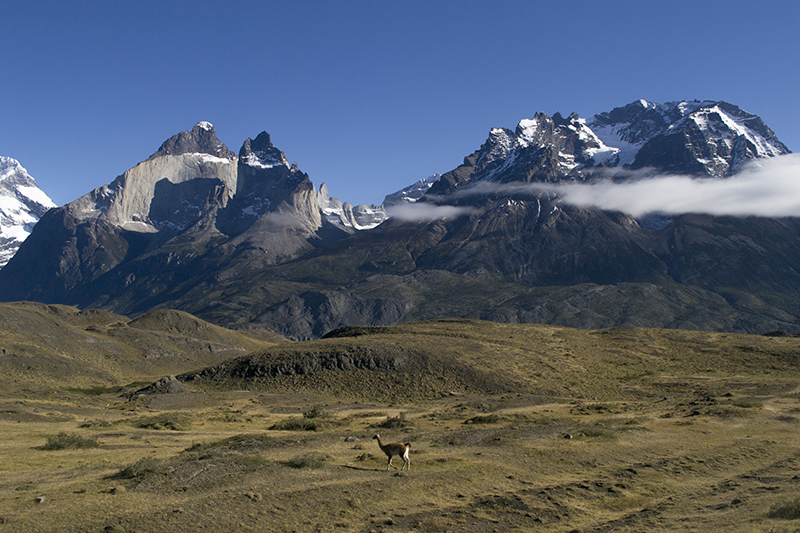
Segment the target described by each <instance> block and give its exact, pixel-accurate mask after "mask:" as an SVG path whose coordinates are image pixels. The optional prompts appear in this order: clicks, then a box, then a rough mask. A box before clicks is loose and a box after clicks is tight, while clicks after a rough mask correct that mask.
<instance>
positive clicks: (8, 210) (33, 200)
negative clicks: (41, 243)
mask: <svg viewBox="0 0 800 533" xmlns="http://www.w3.org/2000/svg"><path fill="white" fill-rule="evenodd" d="M53 207H56V204H55V203H53V201H52V200H51V199H50V197H49V196H47V195H46V194H45V193H44V191H42V190H41V189H40V188H39V186H38V185H36V182H35V181H34V179H33V178H32V177H31V176H30V175H29V174H28V171H27V170H25V168H24V167H23V166H22V165H20V163H19V162H18V161H17V160H16V159H12V158H10V157H0V267H2V266H4V265H5V264H6V263H8V261H9V259H11V257H13V255H14V254H15V253H16V251H17V249H18V248H19V246H20V244H22V242H23V241H24V240H25V239H27V238H28V235H30V233H31V230H33V226H34V225H35V224H36V223H37V222H38V221H39V219H40V218H41V217H42V215H44V213H45V212H46V211H47V210H48V209H51V208H53Z"/></svg>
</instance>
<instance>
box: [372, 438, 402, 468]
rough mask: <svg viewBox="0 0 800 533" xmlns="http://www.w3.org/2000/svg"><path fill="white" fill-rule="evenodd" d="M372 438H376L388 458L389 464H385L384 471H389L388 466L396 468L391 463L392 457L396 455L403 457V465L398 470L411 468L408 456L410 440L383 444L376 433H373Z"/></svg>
mask: <svg viewBox="0 0 800 533" xmlns="http://www.w3.org/2000/svg"><path fill="white" fill-rule="evenodd" d="M372 438H373V439H377V441H378V446H380V448H381V450H383V453H385V454H386V457H388V458H389V464H388V465H386V471H387V472H388V471H389V468H390V467H391V468H397V467H396V466H394V465H393V464H392V457H393V456H395V455H397V456H398V457H400V458H402V459H403V466H401V467H400V470H403V468H405V469H406V470H411V459H409V457H408V452H409V451H410V450H411V443H410V442H403V443H400V442H389V443H387V444H384V443H383V441H382V440H381V436H380V435H378V434H377V433H376V434H375V436H374V437H372Z"/></svg>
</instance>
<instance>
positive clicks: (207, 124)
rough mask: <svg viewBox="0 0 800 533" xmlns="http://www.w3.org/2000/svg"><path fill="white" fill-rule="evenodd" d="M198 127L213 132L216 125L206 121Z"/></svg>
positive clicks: (202, 121) (201, 122)
mask: <svg viewBox="0 0 800 533" xmlns="http://www.w3.org/2000/svg"><path fill="white" fill-rule="evenodd" d="M197 127H199V128H202V129H204V130H206V131H211V130H213V129H214V125H213V124H212V123H210V122H208V121H205V120H201V121H200V122H198V123H197Z"/></svg>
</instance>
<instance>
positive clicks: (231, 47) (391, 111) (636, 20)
mask: <svg viewBox="0 0 800 533" xmlns="http://www.w3.org/2000/svg"><path fill="white" fill-rule="evenodd" d="M798 23H800V2H796V1H794V0H785V1H780V2H776V1H768V0H766V1H759V2H745V1H731V0H728V1H703V0H694V1H686V2H683V1H673V2H670V1H668V0H664V1H661V2H649V1H647V2H641V1H605V2H598V1H586V2H583V1H571V2H570V1H563V2H552V1H541V2H539V1H533V0H530V1H502V0H499V1H498V0H492V1H481V2H475V1H452V2H445V1H435V0H428V1H419V2H418V1H405V0H404V1H395V2H390V1H384V0H371V1H352V2H348V1H330V2H323V1H318V2H310V1H302V0H300V1H291V2H289V1H282V2H264V1H238V2H237V1H230V2H219V1H213V2H212V1H204V0H192V1H182V0H158V1H149V0H136V1H128V2H116V1H105V0H97V1H91V2H90V1H69V2H67V1H62V0H51V1H37V0H21V1H20V0H3V2H2V3H0V67H2V70H0V75H1V76H2V79H1V80H0V106H2V107H1V108H0V111H1V112H0V155H6V156H10V157H13V158H15V159H18V160H19V161H20V163H22V165H23V166H24V167H26V168H27V169H28V171H29V172H30V174H31V175H32V176H33V177H34V178H35V179H36V181H37V182H38V183H39V186H40V187H42V189H44V191H45V192H46V193H48V194H49V195H50V196H51V197H52V198H53V200H54V201H55V202H56V203H57V204H59V205H60V204H64V203H67V202H69V201H71V200H74V199H75V198H78V197H79V196H81V195H83V194H85V193H87V192H89V191H90V190H92V189H93V188H95V187H98V186H100V185H102V184H104V183H109V182H111V181H112V180H113V179H114V178H115V177H116V176H117V175H119V174H121V173H122V172H124V171H125V170H126V169H128V168H130V167H132V166H134V165H136V164H137V163H138V162H140V161H142V160H144V159H147V157H149V156H150V155H151V154H152V153H153V152H155V151H156V150H157V149H158V147H159V146H160V144H161V143H162V142H163V141H164V140H165V139H167V138H168V137H170V136H171V135H173V134H175V133H178V132H180V131H183V130H187V129H190V128H191V127H192V126H193V125H194V124H195V123H196V122H198V121H200V120H208V121H210V122H212V123H213V124H214V125H215V127H216V131H217V135H218V136H219V138H220V139H221V140H222V141H223V142H225V143H226V144H227V145H228V147H229V148H230V149H231V150H234V151H235V152H238V150H239V148H240V147H241V145H242V143H243V141H244V140H245V139H246V138H247V137H255V136H256V135H258V133H259V132H261V131H262V130H266V131H268V132H269V133H270V134H271V136H272V140H273V143H274V144H275V145H276V146H277V147H278V148H280V149H281V150H283V151H284V152H286V156H287V158H288V159H289V161H296V162H297V163H298V165H299V166H300V169H301V170H303V171H305V172H307V173H308V174H309V176H310V178H311V180H312V181H313V182H314V184H315V185H316V186H317V187H319V185H320V184H321V183H322V182H326V183H327V184H328V188H329V190H330V193H331V195H333V196H335V197H337V198H340V199H341V200H344V201H350V202H352V203H354V204H355V203H380V202H381V201H382V200H383V197H384V195H386V194H388V193H391V192H394V191H395V190H397V189H400V188H402V187H404V186H405V185H408V184H410V183H413V182H414V181H416V180H418V179H420V178H424V177H427V176H429V175H430V174H433V173H435V172H446V171H448V170H451V169H452V168H454V167H456V166H457V165H458V164H460V163H461V161H462V159H463V157H464V156H466V155H468V154H469V153H471V152H472V151H474V150H475V149H477V148H478V147H479V146H480V145H481V143H482V142H483V141H484V140H485V139H486V137H487V135H488V132H489V129H490V128H492V127H510V128H513V127H514V126H516V124H517V122H518V121H519V120H520V119H523V118H529V117H532V116H533V114H534V113H536V112H538V111H543V112H545V113H547V114H549V115H552V114H553V113H555V112H556V111H560V112H561V113H562V114H564V115H567V114H569V113H571V112H573V111H574V112H577V113H579V114H580V115H581V116H583V117H589V116H591V115H593V114H594V113H597V112H601V111H608V110H610V109H612V108H614V107H618V106H622V105H625V104H627V103H630V102H632V101H634V100H637V99H639V98H644V99H646V100H650V101H654V102H666V101H672V100H681V99H695V98H696V99H714V100H717V99H719V100H726V101H728V102H731V103H734V104H737V105H739V106H740V107H742V108H744V109H746V110H747V111H750V112H752V113H755V114H758V115H760V116H761V117H762V118H763V119H764V120H765V121H766V123H767V124H768V125H769V126H770V127H771V128H772V129H773V130H774V131H775V132H776V133H777V135H778V137H779V138H780V139H781V140H782V141H783V142H784V143H785V144H786V145H787V146H788V147H789V149H790V150H792V151H798V150H800V126H798V118H799V117H800V98H798V76H800V69H798V65H800V31H798V30H797V25H798Z"/></svg>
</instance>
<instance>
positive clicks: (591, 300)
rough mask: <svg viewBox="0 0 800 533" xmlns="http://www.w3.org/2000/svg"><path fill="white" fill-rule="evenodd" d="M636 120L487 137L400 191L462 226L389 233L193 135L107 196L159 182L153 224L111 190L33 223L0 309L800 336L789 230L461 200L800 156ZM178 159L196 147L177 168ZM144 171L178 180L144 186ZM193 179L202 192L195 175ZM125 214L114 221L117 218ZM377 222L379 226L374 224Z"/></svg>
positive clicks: (529, 123) (680, 107) (669, 107)
mask: <svg viewBox="0 0 800 533" xmlns="http://www.w3.org/2000/svg"><path fill="white" fill-rule="evenodd" d="M626 108H628V110H627V111H624V110H625V109H626ZM626 108H620V109H622V110H623V111H620V110H614V111H612V112H610V113H608V114H600V115H596V116H595V117H593V118H592V119H590V120H588V121H587V120H583V119H581V118H580V117H578V116H577V115H574V114H573V115H570V116H569V117H567V118H564V117H563V116H561V115H560V114H558V113H556V114H555V115H554V116H553V117H548V116H547V115H545V114H544V113H539V114H536V115H535V116H534V118H533V119H530V120H523V121H521V122H520V124H519V125H518V126H517V128H516V130H514V131H511V130H507V129H502V128H496V129H492V130H491V131H490V135H489V138H488V139H487V141H486V142H485V143H484V144H483V145H482V146H481V147H480V148H479V149H478V150H477V151H475V152H474V153H473V154H471V155H469V156H467V157H466V158H465V159H464V163H463V164H462V165H460V166H459V167H457V168H455V169H454V170H452V171H450V172H447V173H445V174H443V175H442V176H441V177H439V179H436V180H434V179H431V180H421V182H420V183H418V184H415V185H414V186H411V187H409V188H408V190H407V191H406V193H404V192H403V191H399V192H398V193H397V194H396V195H395V196H394V197H396V198H399V199H400V201H405V202H408V201H414V202H415V204H420V205H423V206H424V205H430V206H434V207H435V206H442V205H448V204H450V205H460V206H464V205H467V206H469V209H468V210H464V211H461V213H464V214H463V215H462V216H451V217H449V218H434V219H432V220H428V221H423V222H419V221H415V222H412V221H404V220H403V219H402V218H394V219H389V220H388V221H386V222H383V223H382V224H380V225H377V226H375V227H374V229H371V230H370V231H366V232H363V231H362V232H355V231H354V230H353V227H355V225H351V226H350V228H347V227H346V226H345V225H344V223H343V220H342V218H343V217H344V218H345V219H346V218H347V215H345V213H346V212H347V210H346V209H345V206H346V204H341V203H339V204H337V203H336V202H335V201H334V200H335V199H330V197H329V196H328V194H327V189H326V188H325V187H320V190H319V191H315V189H314V186H313V184H312V183H311V181H310V179H309V178H308V176H307V175H305V174H303V173H302V172H300V171H299V169H298V168H297V166H296V165H289V164H288V162H287V161H286V159H285V156H284V155H283V154H282V153H281V152H280V151H279V150H277V149H276V148H275V147H274V146H272V144H271V141H270V140H269V136H268V135H267V134H266V133H262V134H261V135H259V136H258V137H257V138H256V139H254V140H248V141H246V142H245V144H244V145H243V147H242V150H240V153H239V155H238V156H233V157H231V156H230V154H228V153H227V152H225V150H227V149H224V150H223V146H224V145H221V143H219V142H218V141H213V140H212V139H211V138H210V137H209V133H213V128H211V129H208V128H206V127H203V124H202V123H201V124H198V126H196V127H195V128H194V129H193V130H192V132H193V133H196V135H197V136H201V135H204V136H206V137H208V138H207V139H206V141H205V142H204V143H200V142H199V141H198V142H197V143H195V144H193V143H192V142H191V139H188V140H187V139H186V135H183V137H184V139H183V140H182V141H181V142H177V141H176V142H173V143H165V145H164V146H168V148H167V149H165V151H169V153H164V154H162V155H160V156H154V157H152V158H151V159H150V160H148V161H146V162H143V163H142V164H140V165H139V166H137V167H135V168H134V169H131V171H128V173H126V174H125V175H123V176H122V177H121V178H119V179H118V180H117V181H115V182H114V183H112V185H111V186H109V190H110V191H112V190H113V191H117V192H115V193H114V194H116V195H123V196H126V195H131V196H130V197H131V198H135V197H137V196H136V194H134V192H135V191H134V189H135V187H134V188H131V187H130V184H132V183H133V182H138V181H142V182H143V183H146V184H147V185H146V187H145V186H144V185H141V186H140V188H142V187H143V188H144V189H146V190H147V191H150V189H149V187H152V190H153V191H154V192H153V196H152V198H153V201H151V204H150V212H149V213H148V214H147V216H140V217H139V220H134V219H133V215H134V214H136V213H134V211H135V210H131V209H128V208H126V209H122V207H119V208H114V209H112V205H111V204H108V205H107V206H106V207H105V211H103V209H102V207H103V205H105V204H99V203H98V202H99V201H100V199H102V198H101V197H102V196H103V195H102V194H100V193H97V191H95V193H92V194H94V196H91V195H87V197H89V198H88V199H87V197H84V199H83V200H84V202H85V203H87V204H91V205H95V208H94V209H95V211H99V214H97V216H94V218H92V217H88V218H85V219H79V217H76V216H75V215H74V214H73V213H71V212H70V210H69V209H66V210H62V211H60V212H58V213H54V214H53V216H52V220H49V221H48V224H49V225H50V229H49V230H42V232H41V235H42V236H41V237H39V236H36V234H37V233H39V232H38V227H39V226H37V230H35V231H34V235H35V236H36V238H35V239H30V240H29V241H30V242H28V243H26V245H25V246H23V247H22V248H21V249H20V253H19V254H18V257H15V258H14V260H13V261H12V262H11V263H10V264H9V266H13V267H14V268H15V269H17V270H16V272H17V273H18V274H19V279H22V280H23V282H21V283H20V282H17V283H16V284H11V283H10V282H9V280H10V279H11V278H10V276H11V273H10V272H8V273H7V272H5V271H6V269H4V270H3V271H0V296H1V297H2V298H3V299H22V298H25V299H41V300H43V301H56V302H61V303H71V304H77V305H80V306H93V307H104V308H107V309H110V310H114V311H116V312H120V313H125V314H137V313H141V312H144V311H146V310H149V309H152V308H155V307H177V308H181V309H184V310H187V311H190V312H192V313H194V314H196V315H198V316H200V317H202V318H205V319H208V320H211V321H213V322H216V323H219V324H224V325H227V326H235V327H265V328H269V329H273V330H276V331H279V332H280V333H282V334H284V335H286V336H288V337H291V338H295V339H302V338H312V337H318V336H321V335H322V334H324V333H326V331H327V330H329V329H333V328H335V327H338V326H341V325H348V324H349V325H353V324H355V325H368V324H378V325H380V324H391V323H397V322H402V321H406V320H412V319H420V318H437V317H452V316H460V317H471V318H486V319H490V320H500V321H509V322H534V321H535V322H551V323H557V324H564V325H572V326H575V325H577V326H580V327H601V326H610V325H652V326H665V327H690V328H694V329H717V330H737V331H751V332H753V331H763V330H764V329H765V328H772V329H775V328H779V327H782V328H786V329H792V328H795V327H797V325H798V324H800V318H798V317H800V306H798V305H797V304H796V303H795V302H796V301H797V299H796V298H793V297H787V295H791V294H794V293H795V292H794V291H797V290H798V288H800V279H798V275H797V274H796V273H795V272H794V269H793V268H792V264H796V262H797V261H798V260H800V245H798V243H800V239H798V227H797V224H796V221H795V220H794V219H788V220H772V219H755V220H752V219H747V220H746V221H745V220H743V219H736V218H733V217H702V216H688V215H687V216H682V217H677V218H676V219H675V220H671V221H669V223H667V224H665V225H664V227H663V228H661V229H658V230H656V229H653V228H652V227H646V226H644V225H642V224H640V223H639V222H638V221H637V220H635V219H633V218H632V217H630V216H627V215H625V214H623V213H610V212H604V211H601V210H599V209H587V208H577V207H572V206H568V205H563V204H560V203H559V202H558V199H557V198H555V197H553V196H552V195H549V194H542V193H539V194H534V193H522V192H517V193H508V192H502V191H500V190H499V189H498V190H497V192H491V187H489V188H488V189H486V190H485V191H484V193H483V194H482V195H478V196H465V195H461V194H458V193H461V191H462V190H464V189H467V188H469V187H470V186H473V185H475V184H476V183H484V184H488V185H491V184H495V183H496V184H511V183H515V182H521V183H528V182H533V181H541V182H556V183H557V182H562V181H572V180H590V179H592V178H593V177H595V176H597V175H605V174H607V173H608V172H615V171H617V170H619V169H624V168H628V169H636V168H641V167H642V166H643V164H642V160H640V158H639V154H640V153H643V151H644V153H645V154H647V153H651V154H654V153H656V149H655V148H654V147H658V146H670V147H672V148H671V149H670V150H668V151H666V152H664V153H663V154H662V155H661V158H662V159H661V160H659V159H658V158H654V157H652V156H648V159H647V161H649V162H650V163H652V168H653V170H654V171H662V172H666V171H669V172H685V173H693V174H697V175H712V176H717V177H725V176H729V175H732V174H733V173H735V170H736V169H737V168H738V167H739V166H740V165H741V164H742V161H746V160H752V159H754V158H759V157H772V156H775V155H779V154H781V153H788V150H787V149H786V147H785V146H783V145H782V144H780V141H778V140H777V138H776V137H775V136H774V134H773V133H772V132H771V130H769V128H767V127H766V125H763V122H762V121H760V119H758V117H756V116H755V115H750V114H748V113H745V112H744V111H741V110H739V109H738V108H736V107H735V106H731V105H730V104H725V103H721V102H690V103H687V102H679V103H673V104H662V105H657V104H650V103H647V102H643V101H640V102H638V103H637V102H634V103H633V104H630V105H629V106H626ZM653 113H655V114H656V115H658V117H660V118H659V119H658V120H660V122H659V121H658V120H656V119H655V118H654V117H655V115H653ZM614 117H617V118H614ZM637 117H638V118H637ZM749 125H753V126H754V129H753V128H750V127H749ZM762 125H763V127H762ZM593 128H594V129H597V130H598V131H599V132H600V133H599V134H598V133H595V131H594V129H593ZM195 130H197V131H195ZM615 136H616V137H615ZM614 138H619V140H620V141H621V140H622V139H626V140H625V142H626V143H627V144H626V145H622V144H620V143H612V142H611V141H612V140H613V139H614ZM666 138H669V139H667V140H665V139H666ZM674 139H680V140H681V143H677V142H676V141H675V140H674ZM212 141H213V142H212ZM615 144H616V145H615ZM678 144H680V146H678ZM201 145H202V146H201ZM180 146H189V147H190V148H187V150H189V152H186V153H177V152H181V151H182V150H183V148H180ZM198 146H200V148H198ZM676 146H677V147H678V148H680V149H674V148H675V147H676ZM631 147H633V148H635V149H636V150H635V153H634V152H633V148H631ZM197 149H204V150H206V151H207V152H208V151H212V152H213V153H197V152H195V151H194V150H197ZM648 150H649V152H648ZM220 154H223V155H224V157H219V155H220ZM737 158H738V159H737ZM145 164H150V165H160V167H159V168H160V169H162V170H164V171H167V170H169V171H170V172H172V173H173V174H174V175H175V176H176V177H175V178H173V177H170V178H169V179H167V180H166V182H165V181H164V180H163V179H161V178H160V177H161V176H164V175H165V174H164V173H163V172H159V173H156V174H155V176H156V177H159V179H150V180H149V181H148V180H146V179H144V180H139V179H135V178H136V176H137V172H139V173H143V172H145V171H146V170H147V167H146V166H145V167H142V165H145ZM140 167H141V168H140ZM137 169H139V170H137ZM187 169H188V170H187ZM234 169H235V170H234ZM148 172H149V171H148ZM181 172H185V173H186V176H189V175H191V174H195V177H194V178H190V179H187V180H183V179H181V178H180V176H182V175H183V174H181ZM173 174H169V175H170V176H172V175H173ZM231 175H235V176H236V180H235V188H234V186H233V183H232V181H231V178H230V176H231ZM123 178H124V179H123ZM120 180H121V181H120ZM118 182H119V183H118ZM115 184H117V185H115ZM120 186H122V187H121V189H120ZM115 187H116V188H115ZM156 187H159V188H160V190H161V191H162V192H163V191H166V192H168V194H166V193H165V194H164V196H163V197H164V198H167V199H175V198H182V199H184V200H185V202H184V201H183V200H182V201H181V203H180V207H181V208H180V209H176V207H178V206H177V205H175V202H173V201H170V202H164V203H163V205H162V203H159V202H155V199H156V198H158V197H159V195H158V193H157V191H156ZM128 188H131V191H127V189H128ZM144 189H143V190H144ZM177 189H180V191H177ZM113 191H112V192H113ZM414 191H416V192H414ZM487 191H488V192H487ZM109 194H110V193H109ZM404 194H405V197H404ZM392 196H393V195H389V197H392ZM144 197H147V195H146V194H145V195H144ZM389 197H387V200H388V199H389ZM191 199H194V200H192V201H190V200H191ZM386 203H387V205H388V204H390V203H391V202H386ZM73 204H74V205H73ZM78 205H81V202H80V201H76V202H73V203H72V204H70V206H67V207H69V208H71V209H73V210H74V209H76V207H77V206H78ZM98 205H99V207H97V206H98ZM125 205H128V204H125ZM137 205H139V204H137ZM339 205H341V206H342V211H341V212H337V210H338V209H339ZM153 206H156V207H158V206H160V207H159V208H158V209H155V210H154V209H153ZM115 210H116V211H117V214H116V215H114V216H116V217H117V218H113V217H112V216H111V215H110V214H107V213H112V214H113V212H114V211H115ZM351 210H352V211H351V212H352V213H353V214H355V209H353V208H351ZM379 211H380V210H378V209H375V210H373V211H371V212H367V214H368V215H370V216H375V215H376V213H378V215H377V216H378V217H380V212H379ZM190 212H191V214H192V216H189V215H188V213H190ZM122 214H124V215H125V216H124V217H123V216H122ZM155 214H158V215H159V216H154V215H155ZM59 217H61V218H59ZM126 217H127V218H126ZM44 221H45V219H43V223H44ZM168 222H169V223H171V224H174V226H170V225H169V224H168ZM364 226H367V225H362V227H364ZM709 234H714V235H716V237H715V238H713V239H709V237H708V236H709ZM64 243H67V244H66V245H65V244H64ZM76 243H77V244H76ZM720 264H723V266H722V267H720V266H719V265H720ZM27 265H36V268H33V269H30V268H27ZM65 267H67V268H65ZM70 267H73V270H69V268H70ZM7 269H8V267H7ZM53 272H56V276H53V275H52V273H53ZM53 279H56V280H57V281H58V283H56V284H53V282H52V280H53ZM48 283H49V284H50V285H48ZM60 284H61V285H60ZM62 285H63V286H62ZM778 288H779V291H778V293H779V294H780V295H781V296H782V298H777V297H776V296H775V295H776V294H778V293H776V290H777V289H778Z"/></svg>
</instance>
